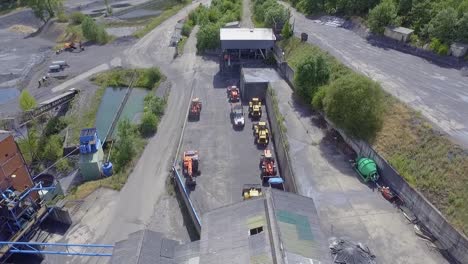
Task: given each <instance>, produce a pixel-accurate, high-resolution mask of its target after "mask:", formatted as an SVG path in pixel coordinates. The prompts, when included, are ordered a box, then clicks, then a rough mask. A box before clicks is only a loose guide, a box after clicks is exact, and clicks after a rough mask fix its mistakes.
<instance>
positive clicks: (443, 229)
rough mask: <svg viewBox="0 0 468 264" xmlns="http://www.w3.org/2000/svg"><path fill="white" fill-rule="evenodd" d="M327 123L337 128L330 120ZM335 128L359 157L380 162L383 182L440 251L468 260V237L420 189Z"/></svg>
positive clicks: (365, 147) (380, 157)
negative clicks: (393, 192)
mask: <svg viewBox="0 0 468 264" xmlns="http://www.w3.org/2000/svg"><path fill="white" fill-rule="evenodd" d="M327 122H328V124H329V125H331V126H332V127H334V126H333V125H332V123H331V122H330V121H329V120H327ZM335 130H336V131H338V132H339V133H340V135H341V136H342V137H343V139H344V140H345V142H346V143H347V144H348V145H349V146H351V147H352V148H353V150H354V151H355V152H356V153H357V154H358V156H366V157H370V158H372V159H373V160H374V161H375V162H376V163H377V165H378V167H379V172H380V175H381V177H382V179H383V181H384V182H385V183H386V184H387V185H388V186H389V187H391V188H392V189H393V190H395V192H396V193H398V195H399V196H400V198H401V199H402V200H403V201H404V203H405V206H406V207H408V208H409V209H410V210H411V212H412V213H413V214H414V215H415V216H416V217H417V218H418V220H419V221H420V223H421V224H422V225H423V226H424V227H426V228H427V229H428V230H429V231H430V232H431V233H432V235H433V236H434V237H435V238H436V239H437V241H436V242H435V245H436V246H437V247H438V248H439V250H441V251H442V253H444V254H446V255H448V256H449V257H452V258H454V260H455V261H458V262H459V263H468V240H467V238H466V236H464V235H463V234H461V233H460V232H458V231H457V230H456V229H455V228H454V227H453V226H451V225H450V224H449V223H448V221H447V219H445V218H444V216H443V215H442V214H441V213H440V211H439V210H437V208H435V207H434V206H433V205H432V204H431V203H430V202H429V201H428V200H427V199H426V198H425V197H424V196H423V195H422V194H421V193H420V192H418V191H417V190H415V189H413V188H412V187H411V186H410V185H409V184H408V183H407V182H406V181H405V180H404V178H403V177H402V176H400V175H399V174H398V172H397V171H396V170H395V169H394V168H393V167H392V166H391V165H390V164H389V163H388V162H387V161H386V160H385V159H384V158H383V157H382V156H380V155H379V154H378V153H377V152H376V151H375V150H374V149H373V148H372V147H371V146H370V145H369V144H367V143H366V142H363V141H360V140H356V139H352V138H350V137H348V136H347V135H346V134H345V133H344V132H343V131H342V130H340V129H337V128H335Z"/></svg>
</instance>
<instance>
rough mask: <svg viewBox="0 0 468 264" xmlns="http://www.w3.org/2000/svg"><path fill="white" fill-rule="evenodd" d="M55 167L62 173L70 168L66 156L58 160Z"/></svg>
mask: <svg viewBox="0 0 468 264" xmlns="http://www.w3.org/2000/svg"><path fill="white" fill-rule="evenodd" d="M55 167H56V168H57V170H58V171H59V172H62V173H66V172H68V171H69V170H70V169H71V166H70V162H69V161H68V160H67V159H66V158H64V159H61V160H59V161H58V162H57V164H55Z"/></svg>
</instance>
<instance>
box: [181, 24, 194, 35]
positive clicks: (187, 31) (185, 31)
mask: <svg viewBox="0 0 468 264" xmlns="http://www.w3.org/2000/svg"><path fill="white" fill-rule="evenodd" d="M190 32H192V26H191V25H190V20H187V21H186V22H185V23H184V25H183V26H182V35H184V36H186V37H188V36H190Z"/></svg>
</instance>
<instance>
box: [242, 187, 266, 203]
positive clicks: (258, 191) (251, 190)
mask: <svg viewBox="0 0 468 264" xmlns="http://www.w3.org/2000/svg"><path fill="white" fill-rule="evenodd" d="M262 195H263V193H262V187H261V186H260V184H245V185H244V187H243V188H242V197H243V198H244V200H248V199H251V198H255V197H260V196H262Z"/></svg>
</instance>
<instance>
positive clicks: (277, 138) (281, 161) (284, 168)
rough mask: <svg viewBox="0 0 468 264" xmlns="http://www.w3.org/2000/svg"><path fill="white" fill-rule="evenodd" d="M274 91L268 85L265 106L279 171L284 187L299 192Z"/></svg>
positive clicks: (289, 190)
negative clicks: (279, 121)
mask: <svg viewBox="0 0 468 264" xmlns="http://www.w3.org/2000/svg"><path fill="white" fill-rule="evenodd" d="M274 96H275V95H274V91H273V89H271V87H268V91H267V93H266V97H265V106H266V111H267V114H268V121H269V122H270V129H271V138H272V140H273V143H274V144H275V150H276V160H277V163H278V171H279V173H280V175H281V177H283V179H284V187H285V190H286V191H288V192H293V193H297V187H296V182H295V180H294V179H295V178H294V172H293V170H292V169H291V162H290V158H289V152H288V151H289V149H288V145H287V139H286V135H283V133H282V131H281V129H280V124H278V122H277V121H278V118H277V116H276V111H275V104H276V101H275V98H274Z"/></svg>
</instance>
